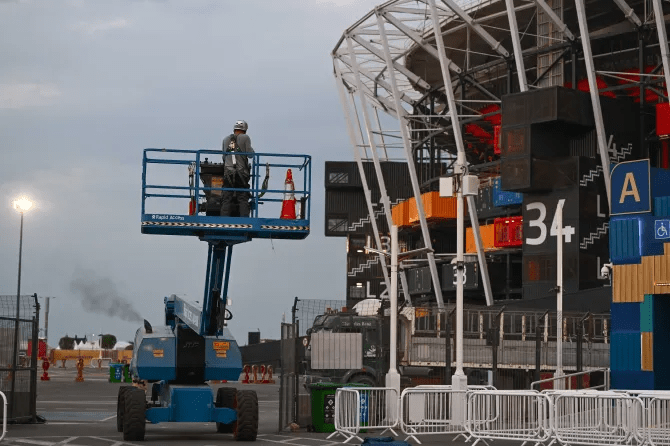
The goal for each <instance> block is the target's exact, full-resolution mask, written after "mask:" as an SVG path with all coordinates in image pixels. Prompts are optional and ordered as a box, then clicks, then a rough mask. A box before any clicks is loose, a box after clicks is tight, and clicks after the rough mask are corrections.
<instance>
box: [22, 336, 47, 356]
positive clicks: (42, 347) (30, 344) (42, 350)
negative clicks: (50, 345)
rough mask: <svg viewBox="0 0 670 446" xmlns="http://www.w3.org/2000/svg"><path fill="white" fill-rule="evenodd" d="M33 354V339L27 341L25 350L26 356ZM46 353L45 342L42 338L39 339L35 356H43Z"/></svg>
mask: <svg viewBox="0 0 670 446" xmlns="http://www.w3.org/2000/svg"><path fill="white" fill-rule="evenodd" d="M32 355H33V341H28V350H26V356H32ZM46 355H47V343H46V342H44V340H43V339H40V340H39V342H38V343H37V357H38V358H43V357H45V356H46Z"/></svg>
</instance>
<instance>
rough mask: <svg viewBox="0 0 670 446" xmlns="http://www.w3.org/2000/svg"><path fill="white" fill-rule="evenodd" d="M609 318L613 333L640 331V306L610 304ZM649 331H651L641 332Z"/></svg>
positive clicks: (636, 304)
mask: <svg viewBox="0 0 670 446" xmlns="http://www.w3.org/2000/svg"><path fill="white" fill-rule="evenodd" d="M610 317H611V323H612V331H613V332H621V331H641V330H640V317H641V316H640V304H639V303H637V302H632V303H628V302H626V303H616V302H612V303H611V304H610ZM642 331H651V330H642Z"/></svg>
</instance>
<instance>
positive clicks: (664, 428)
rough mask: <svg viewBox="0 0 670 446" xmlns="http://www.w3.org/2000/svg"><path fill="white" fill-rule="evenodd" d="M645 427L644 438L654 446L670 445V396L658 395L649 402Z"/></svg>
mask: <svg viewBox="0 0 670 446" xmlns="http://www.w3.org/2000/svg"><path fill="white" fill-rule="evenodd" d="M646 415H647V417H646V423H645V424H644V425H643V428H642V429H643V433H644V437H645V438H646V440H647V441H649V444H651V445H652V446H656V445H658V446H668V445H670V395H668V394H666V395H657V396H654V397H653V398H652V399H651V401H649V406H648V407H647V411H646Z"/></svg>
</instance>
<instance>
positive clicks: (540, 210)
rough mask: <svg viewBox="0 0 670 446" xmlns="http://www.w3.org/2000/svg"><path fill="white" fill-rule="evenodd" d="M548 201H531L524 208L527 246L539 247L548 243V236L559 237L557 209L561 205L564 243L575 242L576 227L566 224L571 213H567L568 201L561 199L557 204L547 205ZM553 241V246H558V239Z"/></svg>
mask: <svg viewBox="0 0 670 446" xmlns="http://www.w3.org/2000/svg"><path fill="white" fill-rule="evenodd" d="M547 201H548V200H543V201H531V202H530V203H526V205H525V207H524V216H523V220H524V222H525V223H526V226H527V227H526V228H524V239H525V243H526V245H532V246H539V245H543V244H544V243H545V242H547V236H549V237H557V236H558V218H557V214H558V213H557V212H556V209H557V208H558V206H559V205H561V206H563V225H562V226H563V241H564V242H565V243H572V242H573V241H575V238H576V234H575V227H574V226H571V225H569V224H567V223H566V220H567V217H568V216H570V213H569V212H567V209H566V206H565V203H566V199H565V198H561V199H559V200H558V201H557V202H554V203H547ZM552 201H553V200H552ZM551 240H553V241H552V243H553V246H556V242H557V241H556V239H555V238H552V239H551Z"/></svg>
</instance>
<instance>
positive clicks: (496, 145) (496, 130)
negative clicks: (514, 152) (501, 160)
mask: <svg viewBox="0 0 670 446" xmlns="http://www.w3.org/2000/svg"><path fill="white" fill-rule="evenodd" d="M500 129H501V126H500V125H494V126H493V153H495V154H496V155H500Z"/></svg>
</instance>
